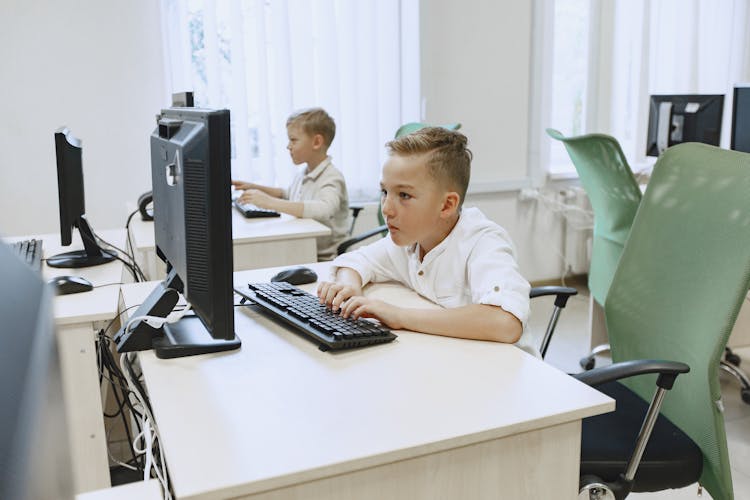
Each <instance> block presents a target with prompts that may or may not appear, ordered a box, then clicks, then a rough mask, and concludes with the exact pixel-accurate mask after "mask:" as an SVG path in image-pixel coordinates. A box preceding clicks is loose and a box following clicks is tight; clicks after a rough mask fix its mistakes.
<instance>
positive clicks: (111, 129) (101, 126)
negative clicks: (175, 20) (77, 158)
mask: <svg viewBox="0 0 750 500" xmlns="http://www.w3.org/2000/svg"><path fill="white" fill-rule="evenodd" d="M160 22H161V21H160V17H159V2H158V1H152V0H133V1H129V2H109V1H104V2H102V1H97V0H83V1H78V2H75V5H74V6H73V5H72V4H71V3H70V2H58V1H54V0H3V2H2V4H1V6H0V61H2V66H3V67H2V76H1V77H0V96H2V109H3V113H2V114H3V120H2V125H0V129H1V131H0V200H2V201H1V202H0V207H1V208H2V210H0V234H5V235H16V234H18V235H20V234H32V233H45V232H57V231H59V218H58V205H57V173H56V166H55V148H54V140H53V133H54V131H55V130H56V129H57V128H58V127H59V126H61V125H67V126H68V127H69V128H70V129H71V131H72V133H73V135H75V136H76V137H78V138H79V139H81V141H82V142H83V168H84V179H85V189H86V211H87V214H88V216H89V219H90V220H91V222H92V224H93V226H94V228H96V229H104V228H111V227H124V225H125V218H126V215H127V213H126V206H125V204H126V202H127V201H130V202H132V201H134V200H135V199H136V198H137V196H138V195H139V194H140V193H141V192H143V191H147V190H149V189H150V171H149V168H150V167H149V165H150V156H149V134H150V133H151V130H153V128H154V124H155V119H154V117H155V115H156V113H158V111H159V110H160V109H161V107H165V106H166V105H168V104H169V103H168V102H167V100H166V89H165V85H164V77H163V75H162V69H161V67H162V58H163V57H162V49H161V32H160Z"/></svg>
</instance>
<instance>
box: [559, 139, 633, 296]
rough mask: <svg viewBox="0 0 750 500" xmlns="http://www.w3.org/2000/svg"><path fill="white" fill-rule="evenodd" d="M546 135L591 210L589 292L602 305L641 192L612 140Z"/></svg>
mask: <svg viewBox="0 0 750 500" xmlns="http://www.w3.org/2000/svg"><path fill="white" fill-rule="evenodd" d="M547 134H548V135H549V136H550V137H552V138H554V139H557V140H559V141H562V143H563V144H564V145H565V149H567V150H568V154H569V155H570V159H571V160H572V161H573V165H574V166H575V168H576V171H577V172H578V176H579V177H580V179H581V184H582V185H583V188H584V189H585V190H586V194H587V195H588V197H589V200H590V201H591V207H592V208H593V209H594V241H593V245H592V251H591V254H592V255H591V269H590V270H589V289H590V290H591V294H592V295H593V297H594V299H596V301H597V302H599V303H600V304H604V300H605V299H606V297H607V290H608V289H609V285H610V283H611V282H612V276H614V273H615V269H616V268H617V262H618V261H619V260H620V255H621V254H622V249H623V247H624V246H625V242H626V241H627V239H628V233H629V231H630V226H631V224H632V223H633V217H635V213H636V211H637V210H638V205H639V203H640V201H641V191H640V189H639V188H638V183H637V182H636V180H635V177H634V176H633V172H632V170H631V169H630V166H629V165H628V161H627V159H625V155H624V154H623V152H622V149H621V148H620V144H619V143H618V142H617V139H615V138H614V137H612V136H609V135H605V134H587V135H581V136H576V137H565V136H563V135H562V134H561V133H560V132H558V131H557V130H554V129H551V128H548V129H547Z"/></svg>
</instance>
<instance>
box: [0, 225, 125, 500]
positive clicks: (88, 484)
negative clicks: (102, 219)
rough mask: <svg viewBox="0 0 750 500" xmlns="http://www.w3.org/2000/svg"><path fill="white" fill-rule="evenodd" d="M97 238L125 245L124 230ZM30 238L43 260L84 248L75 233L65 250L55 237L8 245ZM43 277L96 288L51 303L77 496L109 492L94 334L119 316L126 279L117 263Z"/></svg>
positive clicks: (50, 270) (55, 271) (52, 271)
mask: <svg viewBox="0 0 750 500" xmlns="http://www.w3.org/2000/svg"><path fill="white" fill-rule="evenodd" d="M97 234H98V235H99V236H100V237H102V238H104V239H105V240H106V241H108V242H109V243H112V244H113V245H117V246H118V247H120V248H123V247H124V245H125V230H124V229H115V230H105V231H97ZM29 238H35V239H41V240H42V241H43V242H44V243H43V245H44V246H43V250H44V254H43V257H44V258H46V257H49V256H52V255H56V254H58V253H61V252H68V251H71V250H80V249H82V248H83V244H82V243H81V241H80V237H79V235H78V232H77V231H76V232H75V233H74V235H73V243H72V245H71V246H68V247H63V246H62V245H61V244H60V235H59V234H43V235H32V236H24V237H16V238H8V241H16V240H23V239H29ZM42 274H43V277H44V278H45V279H49V278H52V277H54V276H64V275H75V276H82V277H84V278H86V279H88V280H89V281H90V282H91V283H92V284H93V285H94V287H95V288H94V289H93V290H92V291H90V292H83V293H77V294H71V295H62V296H57V297H55V300H54V311H55V323H56V325H57V341H58V350H59V354H60V365H61V366H60V368H61V371H62V377H63V380H62V383H63V392H64V397H65V405H66V411H67V417H68V424H69V426H70V430H69V433H70V440H71V443H70V447H71V456H72V460H73V474H74V476H75V477H74V484H75V491H76V493H81V492H85V491H91V490H95V489H100V488H105V487H109V486H110V478H109V465H108V463H109V461H108V458H107V442H106V435H105V431H104V417H103V410H102V398H101V390H100V386H99V370H98V367H97V360H96V359H97V355H96V347H95V340H96V337H95V332H97V331H98V330H99V329H100V328H103V327H104V326H105V325H106V324H107V323H109V321H111V320H112V319H113V318H115V316H116V315H117V313H118V304H119V302H118V299H119V296H120V286H121V283H122V282H123V280H124V279H127V275H126V271H125V269H124V266H123V264H122V263H121V262H120V261H117V260H116V261H113V262H110V263H107V264H104V265H101V266H95V267H86V268H77V269H58V268H53V267H49V266H48V265H46V264H44V263H43V264H42ZM115 331H116V330H115Z"/></svg>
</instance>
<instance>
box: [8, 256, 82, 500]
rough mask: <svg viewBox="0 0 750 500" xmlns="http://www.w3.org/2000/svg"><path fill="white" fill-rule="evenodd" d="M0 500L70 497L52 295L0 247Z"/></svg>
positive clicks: (52, 292) (70, 483)
mask: <svg viewBox="0 0 750 500" xmlns="http://www.w3.org/2000/svg"><path fill="white" fill-rule="evenodd" d="M0 276H2V277H3V278H2V280H0V318H2V334H0V498H13V499H36V498H73V490H74V485H73V479H72V470H71V458H70V443H69V434H68V425H67V420H66V412H65V405H64V399H63V392H62V383H61V372H60V363H59V359H58V352H57V343H56V337H55V330H54V322H53V317H52V297H53V295H54V291H53V290H52V288H51V287H50V286H48V285H46V284H45V283H44V282H42V280H41V277H40V276H39V273H38V272H35V271H34V270H33V269H31V268H30V267H29V266H28V265H27V264H26V263H25V262H23V261H22V260H20V259H19V258H18V257H17V256H16V255H14V253H13V252H11V251H10V249H9V248H8V247H7V246H6V245H5V244H2V243H0Z"/></svg>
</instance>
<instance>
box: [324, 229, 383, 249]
mask: <svg viewBox="0 0 750 500" xmlns="http://www.w3.org/2000/svg"><path fill="white" fill-rule="evenodd" d="M386 232H388V226H386V225H383V226H378V227H376V228H375V229H371V230H369V231H365V232H364V233H362V234H360V235H357V236H354V237H352V238H349V239H346V240H344V241H342V242H341V243H340V244H339V246H338V247H337V248H336V255H341V254H342V253H344V252H346V251H347V250H348V249H349V247H350V246H352V245H356V244H357V243H359V242H361V241H365V240H366V239H368V238H372V237H373V236H375V235H376V234H383V235H385V233H386Z"/></svg>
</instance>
